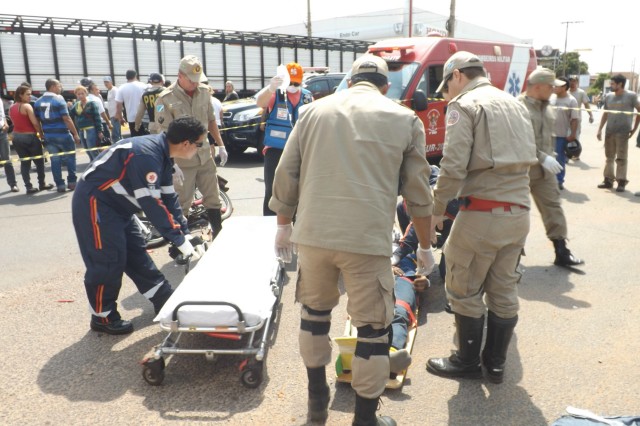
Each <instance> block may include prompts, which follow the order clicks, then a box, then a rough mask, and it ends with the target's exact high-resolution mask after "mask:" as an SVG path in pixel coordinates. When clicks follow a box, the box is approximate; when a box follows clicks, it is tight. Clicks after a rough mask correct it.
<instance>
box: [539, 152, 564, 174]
mask: <svg viewBox="0 0 640 426" xmlns="http://www.w3.org/2000/svg"><path fill="white" fill-rule="evenodd" d="M542 167H544V168H545V170H547V171H548V172H551V173H553V174H554V175H557V174H558V173H560V172H561V171H562V166H561V165H560V163H558V162H557V161H556V159H555V158H553V157H552V156H550V155H547V156H546V157H545V159H544V161H543V162H542Z"/></svg>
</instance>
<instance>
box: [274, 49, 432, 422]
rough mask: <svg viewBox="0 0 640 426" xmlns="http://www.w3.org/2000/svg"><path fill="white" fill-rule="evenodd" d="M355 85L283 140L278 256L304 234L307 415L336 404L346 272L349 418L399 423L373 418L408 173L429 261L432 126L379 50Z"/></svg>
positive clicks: (287, 254)
mask: <svg viewBox="0 0 640 426" xmlns="http://www.w3.org/2000/svg"><path fill="white" fill-rule="evenodd" d="M294 75H295V74H294ZM278 86H279V83H277V82H276V85H275V87H278ZM349 86H350V87H349V89H348V90H345V91H342V92H338V93H336V94H334V95H333V96H328V97H326V98H324V99H322V100H320V101H319V102H317V103H312V104H311V105H309V106H308V108H306V109H305V112H304V113H303V114H301V116H300V120H298V123H297V124H296V126H295V127H294V128H293V131H292V133H291V136H290V138H289V140H288V142H287V144H286V146H284V152H283V154H282V159H281V162H280V164H279V165H278V168H277V170H276V176H275V180H274V185H273V188H274V189H273V197H272V198H271V201H270V203H269V206H270V207H271V208H272V209H273V210H274V211H275V212H277V215H278V218H277V222H278V230H277V234H276V244H275V248H276V253H277V254H278V256H279V257H280V258H281V259H282V260H283V261H285V262H290V261H291V256H292V251H293V247H292V242H293V243H296V244H297V245H298V253H299V254H298V283H297V289H296V300H297V301H298V302H300V304H301V305H302V308H301V313H300V316H301V322H300V336H299V341H300V355H301V356H302V360H303V362H304V365H305V367H306V368H307V377H308V398H309V399H308V416H309V420H310V421H326V420H327V416H328V405H329V399H330V390H329V387H328V385H327V382H326V371H325V366H326V365H327V364H329V363H330V362H331V341H330V339H329V336H328V334H329V329H330V326H331V310H332V309H333V308H334V307H335V306H337V304H338V301H339V298H340V292H339V291H338V278H339V275H340V274H342V277H343V280H344V285H345V288H346V291H347V295H348V297H349V303H348V305H347V311H348V313H349V315H350V316H351V322H352V324H353V325H354V326H355V327H357V329H358V337H357V343H356V348H355V357H354V358H353V361H352V364H351V366H352V377H353V381H352V384H351V385H352V387H353V389H354V390H355V392H356V404H355V415H354V419H353V424H354V425H372V424H378V425H395V424H396V423H395V422H394V421H393V419H391V418H389V417H379V418H376V409H377V407H378V401H379V397H380V395H381V394H382V392H383V391H384V388H385V385H386V383H387V379H388V378H389V372H390V364H389V349H390V345H391V336H390V330H391V321H392V319H393V315H394V299H393V287H394V278H393V274H392V271H391V268H390V262H389V257H390V256H391V244H392V242H391V234H392V228H393V223H394V217H395V209H394V207H395V203H396V199H397V196H398V182H400V188H399V189H400V193H401V194H402V195H403V196H404V197H405V199H406V200H407V208H408V210H409V213H410V214H411V215H412V217H413V220H414V224H415V226H416V229H417V232H418V237H419V239H420V249H419V250H418V252H417V256H418V259H419V263H420V264H421V266H422V268H423V269H426V270H428V271H431V269H432V268H433V265H434V261H433V254H432V253H431V245H430V243H429V224H430V221H431V218H430V214H431V209H432V196H431V189H430V187H429V185H428V182H427V180H426V179H424V176H425V175H428V173H429V165H428V163H427V161H426V159H425V148H424V137H425V134H424V127H423V125H422V122H421V121H420V119H419V118H418V117H417V116H416V114H415V113H414V112H413V111H411V110H410V109H408V108H404V107H402V106H400V105H398V104H396V103H395V102H393V101H391V100H389V99H387V98H386V97H385V96H384V94H385V93H386V92H387V90H388V88H389V85H388V68H387V64H386V62H385V61H384V60H383V59H381V58H380V57H377V56H373V55H364V56H362V57H361V58H359V59H358V60H356V61H355V62H354V63H353V66H352V69H351V80H350V82H349ZM275 87H274V91H275ZM371 117H376V118H377V119H376V120H371ZM328 134H331V137H327V135H328ZM296 211H297V213H296ZM344 212H349V214H347V215H345V214H344ZM372 212H375V214H372ZM294 214H296V223H295V228H294V227H293V226H292V225H291V222H292V218H293V216H294Z"/></svg>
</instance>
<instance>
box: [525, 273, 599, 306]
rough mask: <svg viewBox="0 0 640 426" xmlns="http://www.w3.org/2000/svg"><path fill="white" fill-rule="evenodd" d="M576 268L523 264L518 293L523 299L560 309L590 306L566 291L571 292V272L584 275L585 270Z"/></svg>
mask: <svg viewBox="0 0 640 426" xmlns="http://www.w3.org/2000/svg"><path fill="white" fill-rule="evenodd" d="M583 269H584V266H583V268H582V269H578V268H561V267H559V266H555V265H549V266H525V267H524V274H523V277H522V280H521V281H520V284H519V285H518V295H519V296H520V297H521V298H522V299H525V300H537V301H540V302H547V303H549V304H550V305H554V306H557V307H558V308H562V309H576V308H590V307H591V304H590V303H589V302H586V301H584V300H576V299H574V298H572V297H571V296H568V295H567V294H566V293H569V292H571V290H572V289H573V284H572V283H571V276H572V275H573V274H576V273H577V274H580V275H585V274H586V271H584V270H583Z"/></svg>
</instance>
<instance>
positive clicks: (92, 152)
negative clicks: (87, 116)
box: [80, 127, 98, 161]
mask: <svg viewBox="0 0 640 426" xmlns="http://www.w3.org/2000/svg"><path fill="white" fill-rule="evenodd" d="M80 133H81V134H83V135H84V136H83V137H84V143H83V145H84V147H85V148H86V149H87V155H88V156H89V160H91V161H93V160H94V159H95V158H96V157H97V156H98V151H97V150H96V149H95V148H96V146H97V142H98V134H97V133H96V129H95V128H93V127H92V128H90V129H86V130H83V131H81V132H80Z"/></svg>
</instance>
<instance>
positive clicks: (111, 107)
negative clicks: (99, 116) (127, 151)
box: [103, 75, 122, 143]
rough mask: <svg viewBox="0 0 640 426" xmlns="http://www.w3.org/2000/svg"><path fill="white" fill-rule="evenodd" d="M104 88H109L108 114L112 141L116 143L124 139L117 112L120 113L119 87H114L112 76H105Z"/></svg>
mask: <svg viewBox="0 0 640 426" xmlns="http://www.w3.org/2000/svg"><path fill="white" fill-rule="evenodd" d="M103 80H104V87H106V88H107V112H108V114H107V115H108V116H109V121H110V122H111V126H112V129H111V140H112V141H113V142H114V143H115V142H118V141H119V140H120V139H122V134H121V133H120V126H121V124H120V120H118V119H117V118H116V112H117V111H118V106H117V105H118V104H117V102H116V94H117V93H118V87H117V86H114V85H113V80H112V79H111V77H110V76H108V75H107V76H105V77H104V78H103Z"/></svg>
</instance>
